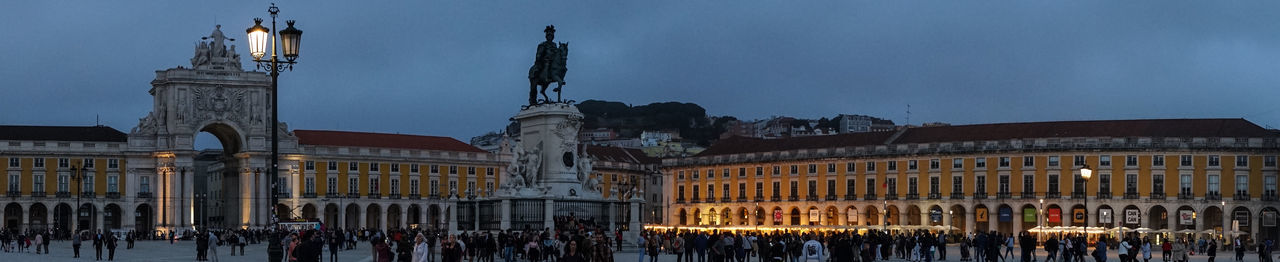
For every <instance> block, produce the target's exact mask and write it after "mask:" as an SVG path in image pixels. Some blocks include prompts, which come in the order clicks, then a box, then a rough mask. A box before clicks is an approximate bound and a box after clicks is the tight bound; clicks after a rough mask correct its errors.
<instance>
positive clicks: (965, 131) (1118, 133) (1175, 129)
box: [894, 118, 1275, 144]
mask: <svg viewBox="0 0 1280 262" xmlns="http://www.w3.org/2000/svg"><path fill="white" fill-rule="evenodd" d="M1272 136H1275V135H1274V134H1272V133H1271V132H1270V131H1267V130H1266V129H1264V128H1262V127H1259V126H1258V125H1255V124H1253V123H1251V122H1249V121H1248V120H1244V119H1240V118H1235V119H1139V120H1094V121H1060V122H1031V123H999V124H980V125H961V126H939V127H920V128H910V129H907V132H906V133H904V134H903V135H902V136H901V137H899V138H898V139H897V140H895V141H894V143H895V144H911V143H938V142H956V141H990V140H1008V139H1024V138H1057V137H1272Z"/></svg>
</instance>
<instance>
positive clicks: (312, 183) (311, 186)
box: [303, 176, 316, 194]
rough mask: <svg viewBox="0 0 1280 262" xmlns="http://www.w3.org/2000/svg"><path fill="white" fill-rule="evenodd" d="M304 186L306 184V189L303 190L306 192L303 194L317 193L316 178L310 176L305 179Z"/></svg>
mask: <svg viewBox="0 0 1280 262" xmlns="http://www.w3.org/2000/svg"><path fill="white" fill-rule="evenodd" d="M303 184H305V187H306V188H304V189H303V190H304V191H303V192H306V193H307V194H315V193H316V177H314V176H308V177H306V178H303Z"/></svg>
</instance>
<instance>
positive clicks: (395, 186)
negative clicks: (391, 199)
mask: <svg viewBox="0 0 1280 262" xmlns="http://www.w3.org/2000/svg"><path fill="white" fill-rule="evenodd" d="M387 190H389V191H391V194H392V195H400V178H395V177H393V178H391V185H390V188H388V189H387Z"/></svg>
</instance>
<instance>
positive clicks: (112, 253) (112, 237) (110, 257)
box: [107, 234, 118, 261]
mask: <svg viewBox="0 0 1280 262" xmlns="http://www.w3.org/2000/svg"><path fill="white" fill-rule="evenodd" d="M116 240H118V239H117V238H116V234H107V261H115V260H116Z"/></svg>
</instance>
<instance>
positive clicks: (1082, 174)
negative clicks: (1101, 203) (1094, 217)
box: [1080, 164, 1093, 243]
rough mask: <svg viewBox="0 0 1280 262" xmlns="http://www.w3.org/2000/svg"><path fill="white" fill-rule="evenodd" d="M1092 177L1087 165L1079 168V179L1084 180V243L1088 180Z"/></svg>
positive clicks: (1086, 220)
mask: <svg viewBox="0 0 1280 262" xmlns="http://www.w3.org/2000/svg"><path fill="white" fill-rule="evenodd" d="M1090 177H1093V169H1092V168H1089V164H1084V165H1083V166H1081V167H1080V178H1083V179H1084V235H1085V242H1086V243H1087V242H1088V241H1089V178H1090Z"/></svg>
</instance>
